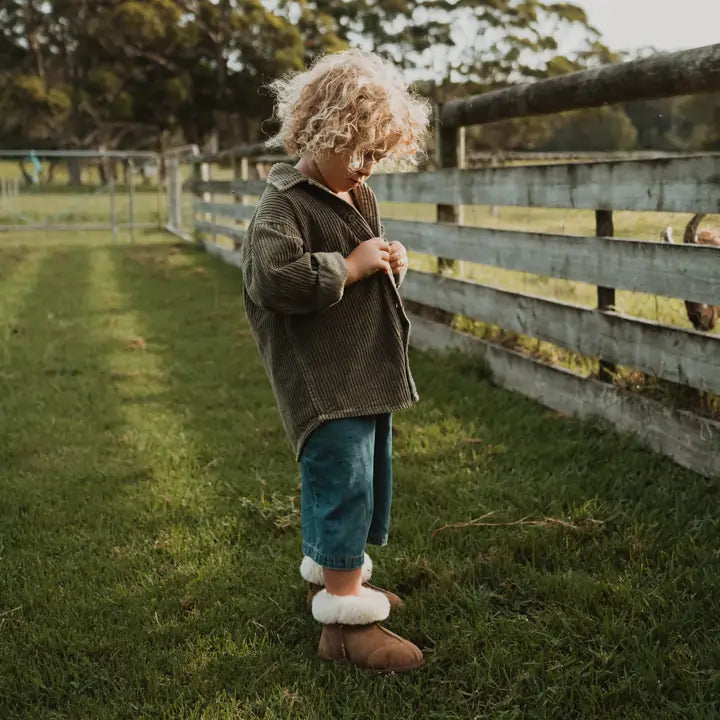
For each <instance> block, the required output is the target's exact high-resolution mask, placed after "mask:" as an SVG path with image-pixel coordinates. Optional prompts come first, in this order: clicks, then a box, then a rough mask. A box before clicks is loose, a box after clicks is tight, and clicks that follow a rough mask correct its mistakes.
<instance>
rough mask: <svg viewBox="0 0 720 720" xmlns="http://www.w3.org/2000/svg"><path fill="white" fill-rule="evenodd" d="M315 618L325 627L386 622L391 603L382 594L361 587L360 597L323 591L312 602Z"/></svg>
mask: <svg viewBox="0 0 720 720" xmlns="http://www.w3.org/2000/svg"><path fill="white" fill-rule="evenodd" d="M312 614H313V617H314V618H315V619H316V620H317V621H318V622H321V623H323V625H335V624H339V625H369V624H370V623H374V622H381V621H382V620H385V619H386V618H387V616H388V615H389V614H390V603H389V602H388V599H387V598H386V597H385V595H383V594H382V593H381V592H377V590H371V589H370V588H366V587H361V588H360V594H359V595H331V594H330V593H329V592H328V591H327V590H321V591H320V592H319V593H318V594H317V595H316V596H315V597H314V598H313V601H312Z"/></svg>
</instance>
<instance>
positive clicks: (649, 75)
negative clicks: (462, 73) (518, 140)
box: [440, 44, 720, 127]
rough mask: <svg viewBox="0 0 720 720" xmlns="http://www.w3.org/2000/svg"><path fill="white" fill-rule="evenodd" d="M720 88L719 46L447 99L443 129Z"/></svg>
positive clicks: (442, 109)
mask: <svg viewBox="0 0 720 720" xmlns="http://www.w3.org/2000/svg"><path fill="white" fill-rule="evenodd" d="M715 90H720V44H717V45H708V46H706V47H701V48H694V49H692V50H683V51H681V52H676V53H667V54H662V55H656V56H654V57H650V58H645V59H642V60H633V61H631V62H626V63H621V64H618V65H606V66H604V67H600V68H594V69H592V70H583V71H581V72H576V73H570V74H568V75H562V76H560V77H556V78H549V79H547V80H540V81H539V82H535V83H531V84H526V85H517V86H513V87H508V88H504V89H502V90H495V91H493V92H488V93H483V94H482V95H473V96H472V97H469V98H463V99H459V100H451V101H449V102H447V103H445V105H443V106H442V108H441V109H440V122H441V124H442V125H443V126H444V127H460V126H464V125H479V124H483V123H491V122H496V121H498V120H507V119H510V118H515V117H529V116H532V115H546V114H549V113H556V112H563V111H565V110H576V109H580V108H591V107H599V106H601V105H609V104H613V103H620V102H627V101H630V100H651V99H653V98H660V97H670V96H672V95H691V94H694V93H705V92H713V91H715Z"/></svg>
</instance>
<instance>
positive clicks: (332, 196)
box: [242, 50, 428, 672]
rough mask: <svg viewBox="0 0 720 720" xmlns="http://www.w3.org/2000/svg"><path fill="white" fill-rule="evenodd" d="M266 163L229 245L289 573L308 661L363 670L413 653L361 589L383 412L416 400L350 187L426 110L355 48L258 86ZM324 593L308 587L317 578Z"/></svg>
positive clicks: (355, 190) (399, 327)
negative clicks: (273, 160) (292, 519)
mask: <svg viewBox="0 0 720 720" xmlns="http://www.w3.org/2000/svg"><path fill="white" fill-rule="evenodd" d="M272 88H273V90H274V92H275V95H276V98H277V105H276V113H277V116H278V118H279V120H280V121H281V128H280V131H279V133H278V135H277V136H276V137H275V138H274V139H273V140H272V141H271V143H273V144H280V143H282V144H283V145H284V147H285V149H286V150H287V152H288V153H290V154H291V155H295V156H298V157H300V161H299V162H298V163H297V164H296V165H295V166H292V165H290V164H285V163H278V164H276V165H274V166H273V167H272V169H271V170H270V174H269V175H268V179H267V182H268V187H267V188H266V190H265V192H264V193H263V195H262V198H261V200H260V204H259V205H258V208H257V211H256V212H255V215H254V217H253V219H252V221H251V223H250V227H249V228H248V232H247V237H246V239H245V241H244V243H243V247H242V270H243V278H244V283H245V310H246V313H247V316H248V320H249V322H250V325H251V327H252V330H253V334H254V336H255V339H256V342H257V344H258V348H259V351H260V354H261V356H262V359H263V361H264V362H265V366H266V368H267V371H268V375H269V377H270V381H271V384H272V387H273V391H274V393H275V398H276V400H277V403H278V406H279V409H280V413H281V415H282V419H283V423H284V425H285V429H286V431H287V433H288V436H289V437H290V440H291V442H292V443H293V445H294V447H295V452H296V459H298V460H299V461H300V463H301V474H302V491H301V514H302V534H303V543H302V549H303V553H304V556H305V557H304V558H303V561H302V564H301V568H300V572H301V574H302V576H303V577H304V578H305V579H306V580H307V581H308V582H309V583H310V589H309V597H308V599H309V601H310V602H311V607H312V613H313V616H314V618H315V619H316V620H318V621H319V622H321V623H323V625H324V627H323V631H322V636H321V638H320V646H319V650H318V654H319V655H320V657H323V658H325V659H332V660H338V661H345V662H350V663H352V664H354V665H357V666H359V667H367V668H372V669H375V670H386V671H398V672H400V671H407V670H412V669H414V668H417V667H420V666H421V665H422V664H423V662H424V660H423V656H422V653H421V652H420V650H419V649H418V648H417V647H415V645H413V644H412V643H410V642H409V641H407V640H404V639H403V638H400V637H398V636H397V635H394V634H393V633H391V632H389V631H388V630H386V629H385V628H383V627H382V626H380V625H379V622H381V621H382V620H385V619H386V618H387V616H388V613H389V612H390V608H391V607H396V606H398V605H400V599H399V598H398V597H397V596H396V595H393V594H392V593H389V592H387V591H384V590H380V589H378V588H375V587H373V586H372V585H368V584H367V582H366V581H367V580H368V579H369V577H370V573H371V569H372V564H371V562H370V558H369V557H368V556H367V555H366V554H365V545H366V543H372V544H375V545H385V544H386V543H387V539H388V525H389V514H390V500H391V492H392V472H391V444H392V436H391V413H392V412H393V411H396V410H401V409H403V408H407V407H409V406H410V405H411V404H413V403H414V402H416V401H417V399H418V396H417V392H416V390H415V384H414V382H413V379H412V375H411V374H410V367H409V364H408V333H409V330H410V323H409V322H408V319H407V317H406V315H405V312H404V310H403V306H402V302H401V300H400V295H399V293H398V286H399V285H400V283H401V282H402V279H403V277H404V276H405V273H406V271H407V253H406V251H405V248H404V247H403V246H402V245H401V244H400V243H399V242H388V241H386V240H385V238H384V237H383V228H382V225H381V224H380V219H379V217H378V205H377V201H376V199H375V195H374V193H373V192H372V190H371V189H370V188H369V187H368V186H367V185H365V184H364V181H365V180H366V179H367V178H368V177H369V176H370V174H371V172H372V171H373V168H374V166H375V165H376V163H378V162H379V161H380V160H382V159H383V158H385V157H387V156H388V155H389V154H390V153H392V154H393V155H394V156H397V157H398V158H400V159H401V160H403V159H405V160H411V161H412V159H413V158H414V157H415V156H416V154H417V153H418V152H419V151H420V149H421V143H422V139H423V135H424V132H425V126H426V124H427V119H428V106H427V103H426V102H425V101H424V100H423V99H422V98H419V97H417V96H415V95H412V94H411V93H409V92H408V90H407V88H406V86H405V84H404V83H403V81H402V78H401V77H400V75H399V73H398V72H397V71H396V70H395V69H394V67H393V66H392V65H390V64H389V63H387V62H385V61H384V60H382V59H381V58H380V57H378V56H377V55H373V54H370V53H364V52H361V51H358V50H347V51H344V52H340V53H336V54H332V55H327V56H325V57H324V58H322V59H320V60H319V61H318V62H316V63H315V64H314V65H313V67H312V68H311V69H309V70H308V71H306V72H302V73H298V74H295V75H292V76H289V77H286V78H283V79H281V80H278V81H276V82H274V83H273V84H272ZM323 586H324V587H323Z"/></svg>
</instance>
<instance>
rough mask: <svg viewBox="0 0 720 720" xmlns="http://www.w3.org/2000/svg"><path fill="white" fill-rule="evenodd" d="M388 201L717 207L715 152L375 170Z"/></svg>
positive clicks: (377, 187) (718, 157) (719, 185)
mask: <svg viewBox="0 0 720 720" xmlns="http://www.w3.org/2000/svg"><path fill="white" fill-rule="evenodd" d="M369 182H370V185H371V186H372V188H373V190H374V191H375V193H376V194H377V196H378V199H379V200H381V201H386V202H418V203H443V204H447V205H517V206H522V207H558V208H579V209H587V210H641V211H664V212H704V213H717V212H720V154H711V155H706V156H704V157H687V158H673V159H664V158H659V159H656V160H637V161H633V160H630V161H626V162H625V161H624V162H600V163H570V164H565V165H525V166H518V167H500V168H480V169H476V170H437V171H434V172H422V173H389V174H384V175H383V174H378V175H374V176H373V177H372V178H371V180H370V181H369Z"/></svg>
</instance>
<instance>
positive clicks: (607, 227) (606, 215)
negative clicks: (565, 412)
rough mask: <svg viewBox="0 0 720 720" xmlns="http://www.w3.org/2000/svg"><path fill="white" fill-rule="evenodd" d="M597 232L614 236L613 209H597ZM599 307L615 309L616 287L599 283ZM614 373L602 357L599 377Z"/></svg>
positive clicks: (605, 309) (603, 379)
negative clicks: (603, 285) (602, 285)
mask: <svg viewBox="0 0 720 720" xmlns="http://www.w3.org/2000/svg"><path fill="white" fill-rule="evenodd" d="M595 234H596V235H597V236H598V237H613V235H614V234H615V228H614V226H613V214H612V210H596V211H595ZM597 308H598V310H600V311H601V312H602V311H607V310H614V309H615V288H609V287H601V286H599V285H598V288H597ZM614 374H615V364H614V363H609V362H606V361H605V360H603V359H602V358H600V367H599V370H598V378H599V379H600V380H602V381H603V382H612V378H613V375H614Z"/></svg>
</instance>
